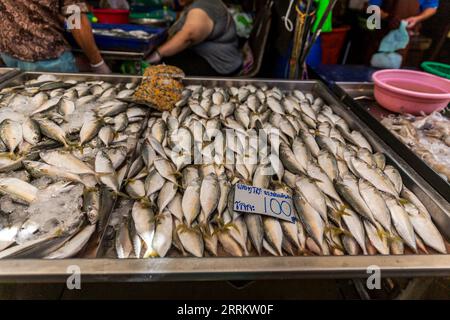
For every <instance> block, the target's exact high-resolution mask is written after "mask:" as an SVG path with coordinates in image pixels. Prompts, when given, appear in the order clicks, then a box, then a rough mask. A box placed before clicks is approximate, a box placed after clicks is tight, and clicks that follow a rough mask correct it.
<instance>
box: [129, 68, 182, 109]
mask: <svg viewBox="0 0 450 320" xmlns="http://www.w3.org/2000/svg"><path fill="white" fill-rule="evenodd" d="M184 76H185V74H184V72H183V70H181V69H179V68H177V67H174V66H167V65H157V66H151V67H148V68H147V69H145V72H144V76H143V79H142V82H141V85H140V86H139V88H138V89H137V90H136V92H135V94H134V98H135V99H136V100H137V101H143V102H149V103H151V104H153V105H154V106H155V108H156V109H158V110H161V111H166V110H168V111H170V110H172V109H173V108H174V106H175V103H177V102H178V101H179V100H180V99H181V94H182V92H183V89H184V86H183V83H182V82H181V80H182V79H183V78H184Z"/></svg>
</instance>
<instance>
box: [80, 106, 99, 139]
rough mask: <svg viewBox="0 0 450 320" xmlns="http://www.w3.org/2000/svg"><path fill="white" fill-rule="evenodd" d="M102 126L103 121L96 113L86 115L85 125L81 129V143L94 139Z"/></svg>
mask: <svg viewBox="0 0 450 320" xmlns="http://www.w3.org/2000/svg"><path fill="white" fill-rule="evenodd" d="M101 127H102V122H101V120H100V119H98V118H97V117H96V116H95V114H93V113H87V114H85V117H84V122H83V126H82V127H81V130H80V145H83V144H85V143H86V142H89V141H91V140H92V139H94V138H95V137H96V136H97V134H98V133H99V131H100V128H101Z"/></svg>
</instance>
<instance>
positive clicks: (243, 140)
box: [110, 85, 447, 258]
mask: <svg viewBox="0 0 450 320" xmlns="http://www.w3.org/2000/svg"><path fill="white" fill-rule="evenodd" d="M229 130H232V131H233V132H234V134H235V136H234V138H233V139H224V137H225V136H226V131H229ZM255 135H256V136H257V137H261V136H265V137H266V140H267V142H268V144H267V146H264V145H263V146H262V147H260V146H259V143H255V140H254V139H253V138H254V137H255ZM273 150H275V152H273ZM137 154H139V155H140V156H139V157H138V158H137V159H136V160H135V161H134V162H133V164H132V165H131V168H130V171H129V179H128V180H127V181H126V183H125V186H124V190H123V192H124V193H125V194H126V199H125V198H124V199H123V200H122V201H121V203H122V204H121V205H120V206H119V208H118V209H117V211H116V214H115V215H113V219H112V228H113V229H114V230H115V238H114V241H113V242H114V248H115V252H116V255H117V257H119V258H130V257H139V258H140V257H164V256H167V255H176V254H177V252H178V254H181V255H191V256H196V257H203V256H208V255H209V256H223V255H225V256H226V255H230V256H247V255H267V254H269V255H274V256H282V255H302V254H315V255H345V254H349V255H357V254H377V253H379V254H403V253H405V252H408V251H407V249H406V248H408V249H409V250H410V252H416V253H417V252H429V251H430V248H431V249H433V250H434V251H436V252H441V253H446V252H447V251H446V244H445V241H444V239H443V238H442V236H441V234H440V233H439V231H438V229H437V228H436V227H435V225H434V223H433V222H432V220H431V217H430V214H429V213H428V211H427V209H426V208H425V206H424V205H423V204H422V202H421V201H420V200H419V199H418V198H417V197H416V195H415V194H414V193H413V192H412V191H411V190H409V189H408V188H406V187H405V186H404V185H403V181H402V177H401V175H400V173H399V172H398V171H397V170H396V169H395V168H394V167H393V166H391V165H389V164H386V159H385V156H384V155H383V154H381V153H377V152H376V153H374V152H373V150H372V147H371V145H370V143H369V142H368V141H367V140H366V139H365V137H364V136H363V135H362V134H361V133H360V132H359V131H352V130H351V129H350V128H349V126H348V124H347V123H346V121H345V120H344V119H343V118H342V117H341V116H339V115H338V114H336V113H335V112H334V111H333V109H332V108H331V107H329V106H327V105H326V104H325V103H324V101H323V100H322V99H321V98H315V97H314V96H313V95H311V94H309V93H303V92H301V91H299V90H294V91H291V92H283V91H281V90H280V89H278V88H276V87H274V88H268V87H267V86H261V87H256V86H253V85H246V86H242V87H240V88H237V87H231V88H226V89H225V88H206V87H203V86H189V87H187V88H186V89H185V91H184V92H183V98H182V99H181V100H180V101H179V102H178V103H177V105H176V107H175V108H174V109H173V110H172V111H171V112H168V111H165V112H163V113H162V114H161V115H160V116H152V117H150V119H149V121H148V126H147V129H146V131H145V132H144V135H143V138H142V140H141V141H140V143H139V144H138V153H137ZM225 154H227V155H229V154H231V155H232V156H233V157H232V160H233V161H229V157H225V156H224V155H225ZM196 155H200V156H201V161H197V160H196ZM268 172H270V174H268ZM237 182H241V183H246V184H249V185H253V186H256V187H261V188H269V189H272V190H275V191H277V192H284V193H287V194H290V195H292V197H293V201H294V205H295V209H296V216H297V217H298V219H297V221H296V222H295V223H291V222H286V221H282V220H278V219H275V218H271V217H268V216H262V215H258V214H244V213H241V212H237V211H235V210H234V209H233V202H234V185H235V184H236V183H237ZM111 236H112V235H111ZM110 240H112V239H111V238H110Z"/></svg>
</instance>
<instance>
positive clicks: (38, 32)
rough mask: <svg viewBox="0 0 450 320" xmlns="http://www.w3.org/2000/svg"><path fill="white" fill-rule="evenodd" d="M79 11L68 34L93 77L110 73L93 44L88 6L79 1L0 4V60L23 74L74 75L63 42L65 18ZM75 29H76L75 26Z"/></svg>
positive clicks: (72, 62) (71, 59)
mask: <svg viewBox="0 0 450 320" xmlns="http://www.w3.org/2000/svg"><path fill="white" fill-rule="evenodd" d="M71 5H77V6H78V8H79V9H80V12H81V15H80V19H79V22H80V26H79V27H78V28H73V29H72V30H71V32H72V35H73V37H74V38H75V40H76V41H77V43H78V44H79V45H80V47H81V48H82V49H83V51H84V53H85V54H86V56H87V58H88V59H89V62H90V64H91V69H92V71H93V72H95V73H111V71H110V69H109V68H108V66H107V65H106V64H105V62H104V61H103V59H102V56H101V55H100V52H99V50H98V48H97V46H96V44H95V41H94V36H93V35H92V29H91V25H90V22H89V19H88V18H87V16H86V14H85V13H86V12H88V9H87V5H86V4H85V3H84V2H82V1H80V0H42V1H35V0H0V56H1V58H2V60H3V61H4V62H5V64H6V65H7V66H8V67H12V68H19V69H21V70H24V71H47V72H77V71H78V68H77V66H76V64H75V58H74V56H73V55H72V52H71V51H70V46H69V44H68V43H67V41H66V40H65V39H64V17H65V16H66V17H68V16H69V15H71V14H72V13H73V12H72V11H71V10H70V9H71V8H70V7H69V6H71ZM75 27H76V26H75Z"/></svg>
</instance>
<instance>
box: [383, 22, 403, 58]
mask: <svg viewBox="0 0 450 320" xmlns="http://www.w3.org/2000/svg"><path fill="white" fill-rule="evenodd" d="M407 26H408V22H406V21H402V22H401V24H400V28H398V29H397V30H392V31H391V32H389V33H388V34H387V35H386V36H385V37H384V38H383V40H381V43H380V49H378V51H379V52H395V51H397V50H400V49H405V48H406V47H407V46H408V43H409V34H408V30H406V27H407Z"/></svg>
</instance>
